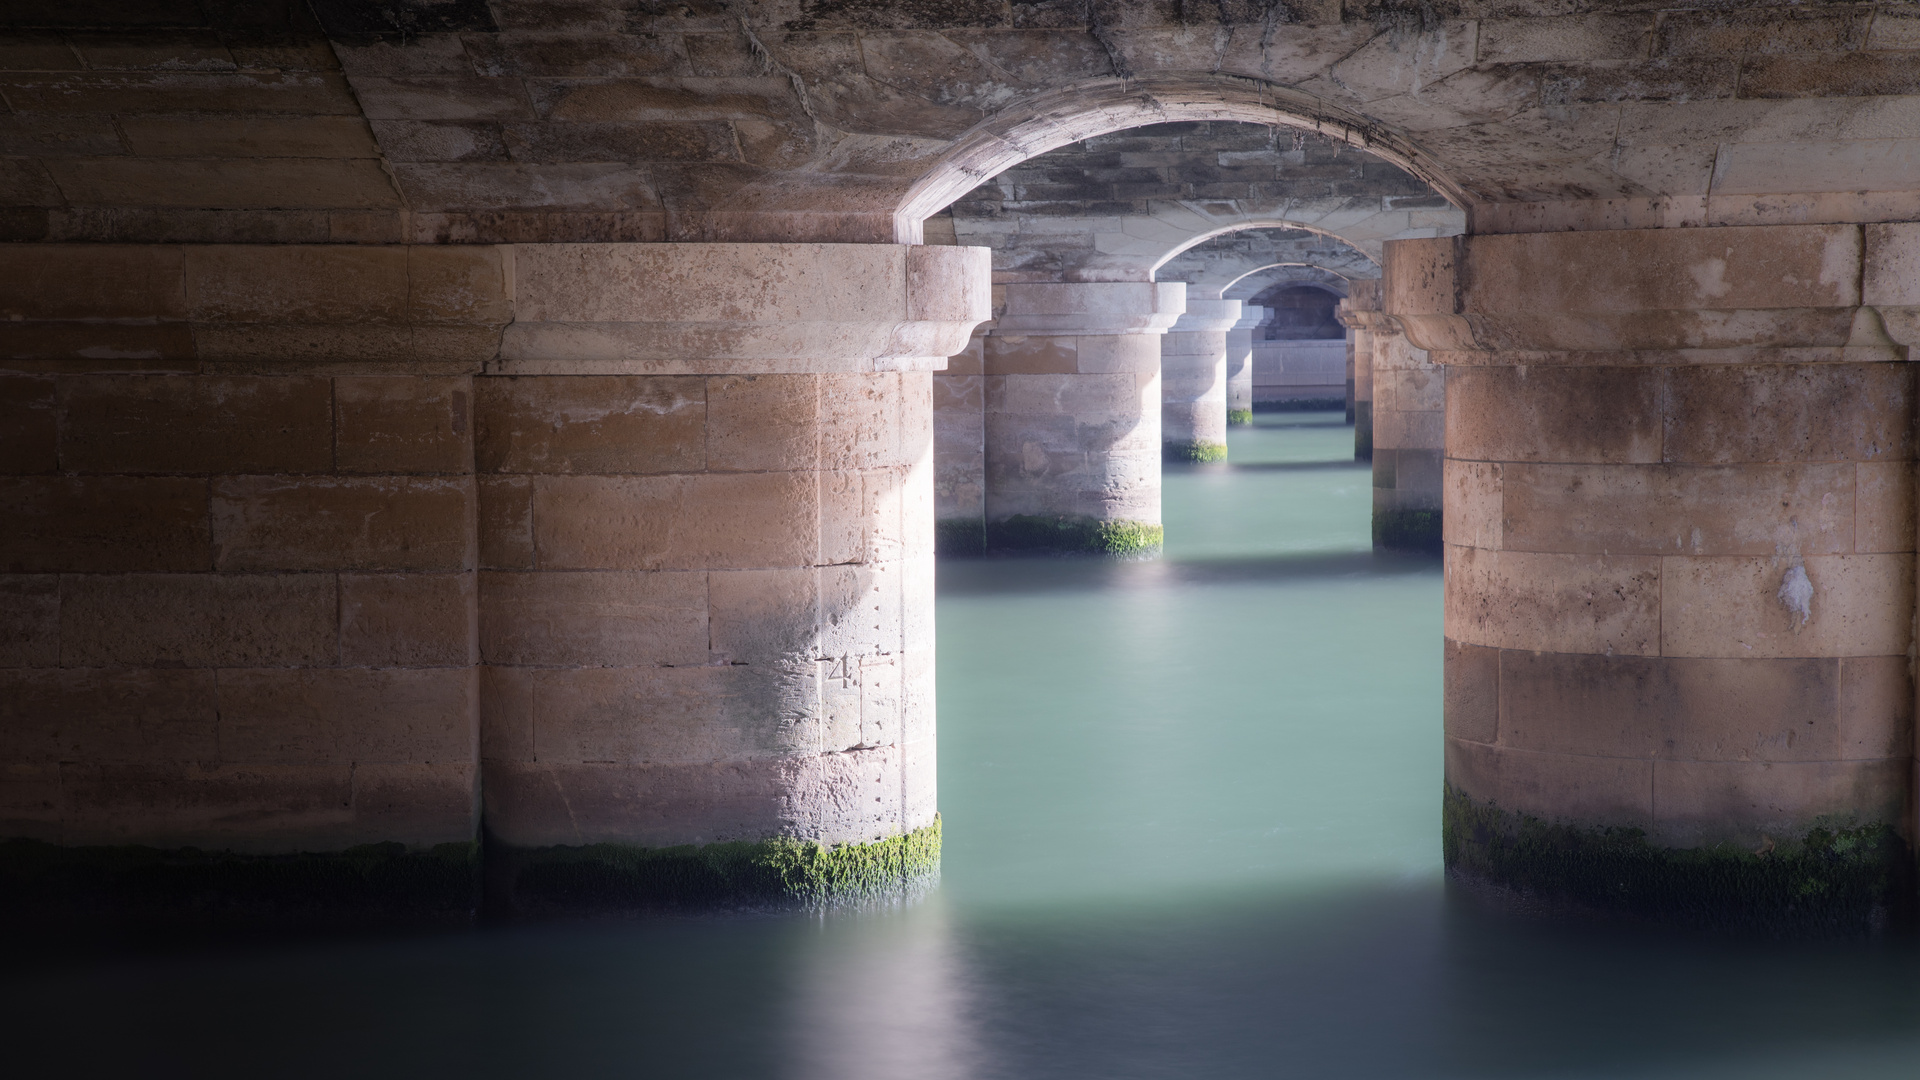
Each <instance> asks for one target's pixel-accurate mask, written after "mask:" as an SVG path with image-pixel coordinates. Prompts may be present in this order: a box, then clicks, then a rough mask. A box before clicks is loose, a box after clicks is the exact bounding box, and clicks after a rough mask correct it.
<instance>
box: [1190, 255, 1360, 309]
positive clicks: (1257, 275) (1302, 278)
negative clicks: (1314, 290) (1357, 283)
mask: <svg viewBox="0 0 1920 1080" xmlns="http://www.w3.org/2000/svg"><path fill="white" fill-rule="evenodd" d="M1296 281H1297V282H1302V283H1305V284H1312V285H1318V286H1320V287H1321V288H1323V289H1326V290H1328V291H1329V292H1332V293H1334V294H1336V295H1338V296H1341V297H1345V296H1346V295H1347V292H1348V285H1349V282H1348V281H1347V279H1346V278H1344V277H1342V276H1340V275H1339V274H1336V273H1334V272H1333V271H1331V270H1327V269H1324V268H1322V267H1318V266H1308V265H1306V264H1304V263H1276V264H1274V265H1273V266H1262V267H1259V268H1258V269H1254V270H1249V271H1247V272H1246V273H1245V274H1242V275H1240V277H1238V278H1235V279H1234V280H1233V281H1232V282H1231V283H1230V284H1228V285H1227V286H1226V288H1224V289H1222V290H1220V297H1221V299H1223V300H1244V301H1249V302H1251V301H1252V300H1253V298H1254V297H1256V296H1259V295H1260V294H1261V293H1263V292H1265V291H1266V290H1268V289H1270V288H1272V287H1273V286H1275V285H1285V284H1292V283H1293V282H1296Z"/></svg>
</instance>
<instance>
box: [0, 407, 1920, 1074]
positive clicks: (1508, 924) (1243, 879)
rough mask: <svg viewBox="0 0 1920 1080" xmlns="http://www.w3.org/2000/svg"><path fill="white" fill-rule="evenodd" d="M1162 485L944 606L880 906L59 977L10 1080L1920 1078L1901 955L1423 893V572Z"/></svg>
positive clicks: (1287, 505)
mask: <svg viewBox="0 0 1920 1080" xmlns="http://www.w3.org/2000/svg"><path fill="white" fill-rule="evenodd" d="M1260 419H1261V420H1262V426H1261V427H1259V428H1256V429H1254V430H1251V431H1236V432H1235V433H1234V434H1233V435H1232V436H1231V440H1232V455H1233V457H1232V461H1233V463H1232V464H1231V465H1228V466H1199V467H1194V468H1191V469H1186V470H1180V471H1170V472H1169V475H1168V477H1167V496H1166V520H1167V534H1168V548H1167V557H1166V558H1165V559H1164V560H1160V561H1157V562H1143V563H1125V564H1103V563H1089V562H1080V561H1071V560H1005V561H1002V560H990V561H980V562H960V563H952V564H947V565H944V566H943V567H942V568H941V583H940V585H941V594H940V611H939V620H940V648H941V657H940V688H941V689H940V694H941V696H940V725H941V773H940V780H941V798H940V801H941V806H942V809H943V814H944V818H945V825H946V854H945V861H944V880H943V884H942V886H941V888H940V889H939V891H938V892H937V893H936V894H935V895H934V896H933V897H931V898H930V899H929V900H928V901H926V902H924V903H921V904H919V905H916V906H914V907H911V908H907V909H902V910H889V911H877V912H863V913H843V914H837V915H831V916H828V917H824V918H820V917H803V916H796V917H761V918H737V917H736V918H710V919H692V918H688V919H655V920H647V921H640V922H633V923H624V924H613V925H604V924H603V925H588V926H547V927H523V928H515V929H506V930H490V931H486V932H481V933H471V934H447V935H441V936H429V937H411V938H393V939H344V940H330V941H323V942H309V943H306V944H298V945H287V944H278V945H270V944H259V945H253V946H237V945H236V946H229V947H227V948H224V949H220V950H217V951H206V950H201V951H196V952H181V951H175V952H162V953H152V954H148V955H144V956H140V957H133V958H128V957H97V958H93V959H72V958H69V959H66V960H63V961H61V962H58V963H46V962H34V963H31V964H25V965H19V964H16V966H15V967H14V968H13V969H12V970H11V971H9V972H8V973H7V974H6V975H5V976H4V978H0V1017H4V1018H5V1019H4V1021H0V1036H3V1037H4V1039H5V1043H4V1046H5V1049H4V1053H6V1054H7V1058H6V1060H7V1061H8V1062H9V1063H10V1065H14V1066H15V1067H14V1068H13V1069H11V1070H10V1072H13V1073H14V1074H15V1075H28V1076H42V1075H60V1076H108V1075H111V1076H115V1077H172V1076H180V1077H227V1076H232V1077H283V1076H284V1077H309V1076H311V1077H334V1078H337V1077H388V1076H393V1077H400V1076H406V1077H420V1076H430V1077H442V1076H452V1077H538V1078H544V1077H595V1078H597V1077H623V1078H656V1077H659V1078H664V1077H673V1078H678V1077H689V1078H731V1077H740V1078H756V1080H757V1078H795V1080H894V1078H901V1080H921V1078H927V1080H944V1078H969V1080H972V1078H979V1080H998V1078H1006V1080H1026V1078H1056V1077H1057V1078H1136V1077H1137V1078H1162V1077H1164V1078H1197V1080H1206V1078H1215V1077H1220V1078H1241V1077H1246V1078H1267V1077H1302V1078H1322V1077H1338V1078H1344V1077H1353V1078H1399V1077H1409V1078H1412V1077H1421V1078H1425V1077H1436V1078H1438V1077H1445V1078H1452V1077H1488V1078H1536V1077H1537V1078H1562V1077H1566V1078H1601V1077H1623V1078H1624V1077H1632V1078H1647V1080H1653V1078H1659V1080H1665V1078H1680V1077H1699V1078H1727V1080H1734V1078H1739V1080H1772V1078H1782V1080H1784V1078H1804V1077H1821V1078H1826V1077H1849V1078H1850V1077H1862V1078H1869V1077H1899V1078H1903V1080H1911V1078H1912V1077H1914V1076H1916V1075H1920V953H1917V952H1916V951H1915V949H1914V948H1912V947H1911V946H1910V945H1909V944H1906V943H1877V944H1874V943H1866V944H1823V945H1807V944H1786V943H1772V942H1742V941H1727V940H1714V939H1706V938H1700V937H1687V936H1674V935H1666V934H1660V933H1655V932H1651V931H1645V930H1626V929H1619V928H1597V927H1592V926H1574V927H1567V926H1555V925H1545V924H1533V923H1527V922H1523V921H1516V920H1513V919H1510V918H1505V917H1500V916H1497V915H1492V914H1487V913H1483V912H1481V911H1479V910H1477V909H1476V908H1475V907H1474V906H1473V905H1472V904H1471V903H1469V902H1467V901H1466V900H1464V899H1463V898H1460V897H1457V896H1451V895H1449V893H1448V891H1447V889H1446V888H1445V886H1444V885H1443V883H1442V879H1441V873H1440V858H1439V843H1438V810H1439V794H1440V792H1439V787H1440V751H1439V735H1440V714H1439V700H1440V624H1439V599H1440V580H1439V569H1438V567H1437V565H1436V564H1434V563H1433V562H1431V561H1426V560H1418V559H1386V558H1376V557H1374V556H1373V555H1372V554H1371V552H1370V551H1369V549H1368V540H1367V532H1368V529H1367V514H1368V500H1369V496H1370V492H1369V490H1368V475H1367V471H1366V470H1365V469H1364V468H1360V467H1356V466H1354V465H1353V464H1352V462H1351V461H1350V457H1351V446H1352V442H1351V439H1352V432H1351V429H1350V428H1348V427H1345V426H1343V425H1340V424H1338V423H1337V422H1335V420H1336V418H1333V417H1327V416H1320V415H1306V416H1270V417H1269V416H1263V417H1261V418H1260Z"/></svg>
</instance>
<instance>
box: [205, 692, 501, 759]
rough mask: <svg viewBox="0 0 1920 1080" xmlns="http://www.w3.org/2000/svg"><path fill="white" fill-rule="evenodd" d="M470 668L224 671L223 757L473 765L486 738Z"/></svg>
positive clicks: (221, 739) (221, 734) (222, 702)
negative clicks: (482, 733)
mask: <svg viewBox="0 0 1920 1080" xmlns="http://www.w3.org/2000/svg"><path fill="white" fill-rule="evenodd" d="M475 688H476V676H475V675H474V673H473V672H472V670H470V669H468V668H427V669H396V668H387V669H367V668H333V669H318V670H315V669H305V670H302V669H285V668H281V669H267V670H261V669H240V670H223V671H221V672H220V755H221V757H222V758H224V759H225V760H227V761H230V762H245V763H249V764H255V763H257V764H272V765H318V764H335V765H348V764H357V763H360V762H369V763H372V762H413V763H427V762H462V763H464V762H468V761H471V760H472V758H473V756H474V750H475V747H476V745H477V741H476V740H477V739H478V735H479V731H478V713H477V711H476V708H477V706H476V704H475Z"/></svg>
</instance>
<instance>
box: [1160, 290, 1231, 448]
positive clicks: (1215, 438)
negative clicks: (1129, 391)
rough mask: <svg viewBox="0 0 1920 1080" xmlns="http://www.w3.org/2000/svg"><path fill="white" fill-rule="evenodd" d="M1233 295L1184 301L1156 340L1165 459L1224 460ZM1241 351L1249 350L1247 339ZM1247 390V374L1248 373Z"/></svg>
mask: <svg viewBox="0 0 1920 1080" xmlns="http://www.w3.org/2000/svg"><path fill="white" fill-rule="evenodd" d="M1239 321H1240V301H1238V300H1196V299H1191V298H1189V299H1188V300H1187V310H1186V312H1185V313H1184V314H1182V315H1181V316H1180V321H1178V322H1176V323H1174V324H1173V327H1172V328H1171V329H1169V330H1168V331H1167V333H1166V336H1165V337H1163V338H1161V339H1160V442H1161V445H1162V447H1164V448H1165V457H1166V460H1167V461H1182V462H1209V461H1225V460H1226V459H1227V332H1228V331H1229V330H1231V329H1233V325H1234V324H1235V323H1237V322H1239ZM1247 351H1248V353H1249V355H1251V353H1252V351H1253V347H1252V340H1251V338H1249V340H1248V347H1247ZM1247 385H1248V392H1249V396H1251V392H1252V385H1253V384H1252V375H1251V372H1249V375H1248V384H1247Z"/></svg>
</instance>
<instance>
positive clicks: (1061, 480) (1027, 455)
mask: <svg viewBox="0 0 1920 1080" xmlns="http://www.w3.org/2000/svg"><path fill="white" fill-rule="evenodd" d="M1004 288H1005V290H1006V309H1005V312H1004V313H1003V314H1001V315H1000V316H999V317H998V318H997V319H996V320H995V322H994V329H993V332H992V333H991V334H989V335H988V336H987V337H986V338H985V340H984V342H983V349H982V366H983V370H984V371H985V372H986V378H985V390H986V422H985V429H986V472H987V492H986V517H987V545H988V547H989V548H990V549H994V550H1014V551H1017V550H1047V551H1065V552H1087V553H1098V554H1110V555H1136V554H1145V553H1149V552H1152V551H1157V550H1158V549H1159V547H1160V543H1161V537H1162V531H1161V526H1160V455H1161V447H1160V441H1161V440H1160V336H1161V335H1162V334H1165V333H1166V331H1167V328H1168V327H1170V326H1172V325H1173V323H1174V321H1175V320H1176V319H1178V318H1179V317H1180V314H1181V312H1182V311H1184V310H1185V308H1186V284H1185V283H1184V282H1178V281H1173V282H1158V283H1154V282H1088V283H1031V284H1008V285H1006V286H1004Z"/></svg>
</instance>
